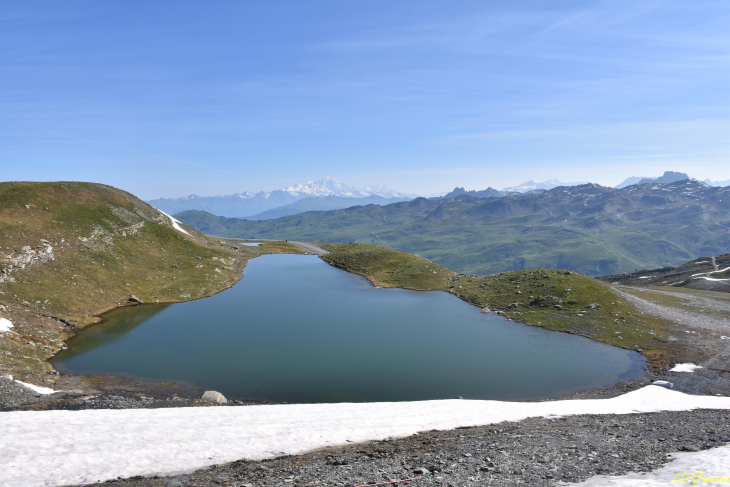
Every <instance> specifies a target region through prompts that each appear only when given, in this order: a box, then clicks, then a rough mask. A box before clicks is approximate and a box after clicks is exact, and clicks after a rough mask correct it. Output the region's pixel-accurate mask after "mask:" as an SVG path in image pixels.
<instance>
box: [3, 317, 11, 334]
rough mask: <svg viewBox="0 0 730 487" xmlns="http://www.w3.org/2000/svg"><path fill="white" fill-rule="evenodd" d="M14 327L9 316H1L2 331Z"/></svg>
mask: <svg viewBox="0 0 730 487" xmlns="http://www.w3.org/2000/svg"><path fill="white" fill-rule="evenodd" d="M12 327H13V322H12V321H10V320H9V319H7V318H0V333H3V332H6V331H10V329H11V328H12Z"/></svg>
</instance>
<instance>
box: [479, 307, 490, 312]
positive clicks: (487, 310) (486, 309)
mask: <svg viewBox="0 0 730 487" xmlns="http://www.w3.org/2000/svg"><path fill="white" fill-rule="evenodd" d="M480 312H481V313H491V312H492V310H491V309H489V306H485V307H483V308H482V309H481V311H480Z"/></svg>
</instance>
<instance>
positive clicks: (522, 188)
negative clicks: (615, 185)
mask: <svg viewBox="0 0 730 487" xmlns="http://www.w3.org/2000/svg"><path fill="white" fill-rule="evenodd" d="M587 182H588V181H573V182H572V183H563V182H562V181H558V180H557V179H548V180H547V181H542V182H540V183H536V182H535V181H533V180H529V181H525V182H524V183H522V184H520V185H519V186H509V187H507V188H504V190H503V191H516V192H517V193H527V192H528V191H534V190H536V189H544V190H549V189H553V188H557V187H558V186H577V185H579V184H586V183H587Z"/></svg>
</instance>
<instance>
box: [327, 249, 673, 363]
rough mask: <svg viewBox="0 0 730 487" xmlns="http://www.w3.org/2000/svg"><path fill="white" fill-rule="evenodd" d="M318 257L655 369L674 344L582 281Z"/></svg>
mask: <svg viewBox="0 0 730 487" xmlns="http://www.w3.org/2000/svg"><path fill="white" fill-rule="evenodd" d="M330 247H331V253H329V254H326V255H324V256H322V259H323V260H325V261H326V262H327V263H329V264H330V265H333V266H335V267H338V268H340V269H344V270H347V271H349V272H354V273H357V274H360V275H363V276H365V277H367V278H368V279H370V281H371V282H373V284H376V285H379V286H383V287H402V288H407V289H415V290H420V291H425V290H443V291H447V292H451V293H453V294H455V295H456V296H458V297H459V298H460V299H463V300H464V301H467V302H468V303H471V304H474V305H476V306H480V307H485V306H488V307H489V308H490V309H491V310H492V311H498V312H500V313H501V314H503V315H504V316H506V317H508V318H511V319H514V320H516V321H520V322H523V323H526V324H528V325H534V326H540V327H543V328H548V329H551V330H557V331H563V332H569V333H575V334H578V335H582V336H586V337H589V338H593V339H595V340H598V341H600V342H603V343H608V344H611V345H615V346H619V347H623V348H629V349H633V350H639V351H641V353H642V354H644V356H646V357H647V358H648V359H649V360H650V362H651V363H652V364H653V365H655V366H661V365H663V364H664V362H665V360H666V358H667V357H668V354H669V352H671V350H672V349H673V345H672V343H671V342H670V341H668V340H667V339H668V337H669V329H668V324H667V323H666V322H664V321H662V320H660V319H658V318H654V317H652V316H648V315H645V314H642V313H641V312H640V311H638V310H636V309H635V308H634V307H633V306H632V305H631V304H630V303H628V302H627V301H626V300H624V299H623V298H622V297H621V296H620V295H618V294H617V293H616V292H615V291H613V290H612V289H611V287H610V286H608V285H606V284H604V283H602V282H600V281H598V280H596V279H593V278H591V277H588V276H584V275H580V274H576V273H574V272H570V271H565V270H555V269H527V270H521V271H512V272H504V273H499V274H495V275H491V276H486V277H478V276H475V275H465V274H456V273H454V272H451V271H450V270H448V269H446V268H443V267H441V266H438V265H436V264H434V263H433V262H430V261H428V260H426V259H423V258H420V257H417V256H415V255H412V254H406V253H403V252H396V251H393V250H390V249H386V248H383V247H379V246H375V245H367V244H365V245H362V244H333V245H330Z"/></svg>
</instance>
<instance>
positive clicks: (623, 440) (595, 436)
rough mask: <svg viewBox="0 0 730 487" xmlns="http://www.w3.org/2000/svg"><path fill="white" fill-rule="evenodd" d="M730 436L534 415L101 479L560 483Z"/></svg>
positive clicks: (672, 416) (717, 415)
mask: <svg viewBox="0 0 730 487" xmlns="http://www.w3.org/2000/svg"><path fill="white" fill-rule="evenodd" d="M728 442H730V411H711V410H698V411H685V412H662V413H647V414H631V415H605V416H596V415H585V416H572V417H565V418H554V419H545V418H532V419H527V420H524V421H520V422H517V423H512V422H510V423H507V422H505V423H500V424H496V425H491V426H485V427H475V428H461V429H456V430H451V431H430V432H424V433H421V434H418V435H414V436H410V437H407V438H401V439H392V440H388V441H373V442H369V443H363V444H353V445H349V446H346V447H340V448H328V449H323V450H319V451H315V452H312V453H308V454H304V455H295V456H285V457H280V458H276V459H273V460H265V461H261V462H254V461H245V460H241V461H237V462H233V463H230V464H226V465H217V466H213V467H209V468H206V469H202V470H199V471H197V472H195V473H191V474H187V475H179V476H175V477H166V478H142V477H135V478H131V479H126V480H114V481H108V482H104V483H102V484H95V485H104V486H110V485H113V486H120V487H122V486H123V487H142V486H145V487H147V486H149V487H151V486H166V487H173V486H176V487H181V486H215V485H225V486H236V487H243V486H255V487H258V486H293V487H296V486H299V487H302V486H356V485H366V484H373V483H378V482H388V481H391V480H402V479H407V478H412V477H418V480H415V481H411V482H407V483H404V484H396V485H411V486H424V487H425V486H453V487H460V486H486V485H489V486H513V485H529V486H551V485H560V484H561V483H564V482H578V481H582V480H585V479H587V478H588V477H591V476H593V475H599V474H601V475H623V474H626V473H629V472H649V471H651V470H655V469H657V468H660V467H662V466H663V465H664V464H666V463H668V462H670V461H671V458H669V457H668V454H669V453H671V452H678V451H699V450H705V449H708V448H713V447H716V446H721V445H723V444H726V443H728ZM678 473H679V472H678Z"/></svg>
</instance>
